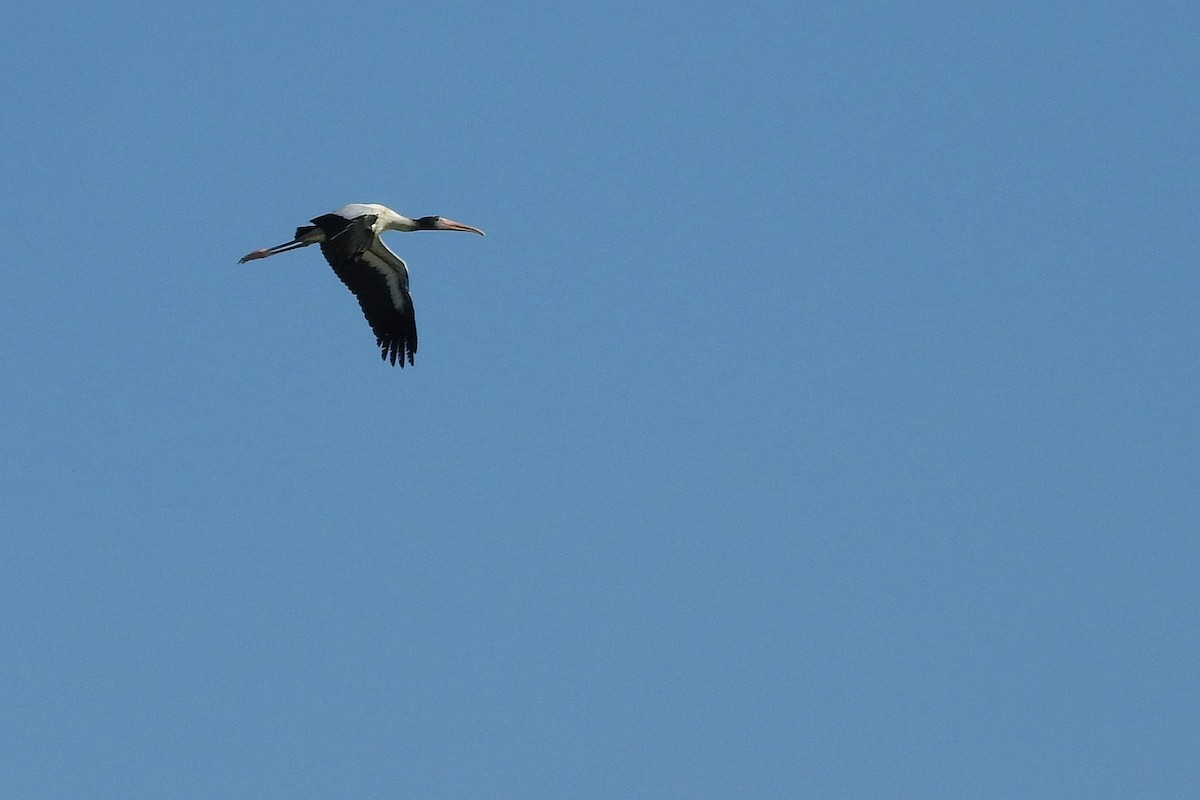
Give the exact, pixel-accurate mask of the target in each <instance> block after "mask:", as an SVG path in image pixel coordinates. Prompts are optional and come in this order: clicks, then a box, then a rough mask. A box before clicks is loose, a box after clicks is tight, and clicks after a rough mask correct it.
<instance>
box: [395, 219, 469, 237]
mask: <svg viewBox="0 0 1200 800" xmlns="http://www.w3.org/2000/svg"><path fill="white" fill-rule="evenodd" d="M413 222H415V223H416V229H417V230H419V231H463V232H465V233H478V234H479V235H480V236H486V235H487V234H485V233H484V232H483V231H481V230H479V228H473V227H471V226H470V225H464V224H463V223H461V222H455V221H454V220H452V219H446V218H445V217H421V218H419V219H415V220H413Z"/></svg>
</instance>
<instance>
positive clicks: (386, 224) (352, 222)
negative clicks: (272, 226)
mask: <svg viewBox="0 0 1200 800" xmlns="http://www.w3.org/2000/svg"><path fill="white" fill-rule="evenodd" d="M311 221H312V225H302V226H300V227H299V228H297V229H296V236H295V238H294V239H292V241H290V242H284V243H283V244H278V245H275V246H274V247H267V248H263V249H262V250H255V251H254V252H252V253H247V254H246V255H244V256H242V258H241V260H239V261H238V263H239V264H245V263H246V262H247V261H253V260H255V259H257V258H266V257H267V256H273V255H275V254H276V253H285V252H287V251H288V250H295V249H296V248H299V247H307V246H308V245H310V244H319V245H321V253H322V254H324V256H325V260H326V261H328V262H329V266H331V267H333V271H334V272H335V273H337V276H338V277H339V278H341V280H342V283H344V284H346V288H348V289H349V290H350V291H351V292H353V293H354V296H355V297H357V298H358V304H359V305H360V306H361V307H362V311H363V315H364V316H365V317H366V318H367V322H368V323H369V324H370V326H371V330H372V331H374V333H375V343H376V344H378V345H379V349H380V353H381V355H382V356H383V359H384V360H385V361H389V360H390V361H391V362H392V364H397V363H399V364H400V366H401V367H403V366H404V359H405V358H406V357H407V358H408V363H409V364H412V363H413V354H414V353H416V352H417V318H416V316H415V315H414V314H413V304H412V296H411V295H410V294H409V293H408V266H407V265H406V264H405V263H404V260H403V259H401V258H400V257H399V256H397V255H396V254H395V253H393V252H392V251H391V250H389V249H388V246H387V245H385V244H384V243H383V241H382V240H381V239H380V238H379V237H380V235H381V234H382V233H383V232H384V231H466V232H468V233H478V234H479V235H480V236H483V235H484V233H483V231H481V230H479V229H478V228H473V227H471V226H470V225H464V224H463V223H461V222H455V221H454V220H451V219H446V218H445V217H420V218H418V219H409V218H408V217H406V216H403V215H402V214H397V213H396V212H395V211H392V210H391V209H390V208H388V207H387V206H381V205H377V204H375V203H351V204H350V205H346V206H342V207H341V208H339V209H338V210H337V211H334V212H333V213H331V214H322V215H321V216H319V217H316V218H315V219H313V220H311Z"/></svg>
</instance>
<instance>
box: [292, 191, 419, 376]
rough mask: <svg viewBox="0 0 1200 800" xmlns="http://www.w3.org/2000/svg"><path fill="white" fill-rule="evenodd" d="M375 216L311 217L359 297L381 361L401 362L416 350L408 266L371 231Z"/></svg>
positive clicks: (328, 257) (327, 252)
mask: <svg viewBox="0 0 1200 800" xmlns="http://www.w3.org/2000/svg"><path fill="white" fill-rule="evenodd" d="M375 220H376V217H375V216H374V215H366V216H362V217H357V218H355V219H346V218H344V217H339V216H338V215H337V214H326V215H324V216H321V217H317V218H316V219H314V220H313V224H315V225H317V226H318V227H319V228H321V230H323V231H324V232H325V241H323V242H321V252H322V253H323V254H324V256H325V260H326V261H328V262H329V266H331V267H333V271H334V272H335V273H337V276H338V277H339V278H340V279H341V281H342V283H344V284H346V288H347V289H349V290H350V291H351V292H353V293H354V296H355V297H356V298H358V304H359V306H361V307H362V311H363V316H365V317H366V318H367V323H368V324H369V325H370V326H371V330H372V331H374V333H375V343H376V344H378V345H379V350H380V354H381V355H382V356H383V358H384V360H385V361H389V360H390V361H391V362H392V363H393V364H396V363H397V362H398V363H399V364H400V366H401V367H403V366H404V359H405V358H406V357H407V358H408V363H409V364H412V363H413V354H414V353H416V352H417V318H416V315H415V314H414V313H413V304H412V296H411V295H410V294H409V293H408V267H407V266H406V265H405V263H404V261H403V260H402V259H401V258H400V257H399V256H397V255H396V254H395V253H393V252H392V251H391V250H389V249H388V248H387V246H386V245H385V244H384V243H383V242H382V241H380V240H379V237H378V236H376V235H375V233H374V232H373V231H372V230H371V226H372V225H374V224H375Z"/></svg>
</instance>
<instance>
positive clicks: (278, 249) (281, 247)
mask: <svg viewBox="0 0 1200 800" xmlns="http://www.w3.org/2000/svg"><path fill="white" fill-rule="evenodd" d="M310 244H312V242H284V243H283V244H277V245H275V246H274V247H264V248H263V249H261V250H255V251H254V252H253V253H246V255H244V256H242V257H241V258H239V259H238V263H239V264H245V263H246V262H247V261H253V260H254V259H256V258H266V257H267V256H273V255H275V254H276V253H286V252H287V251H288V250H295V249H296V248H297V247H305V246H306V245H310Z"/></svg>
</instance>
